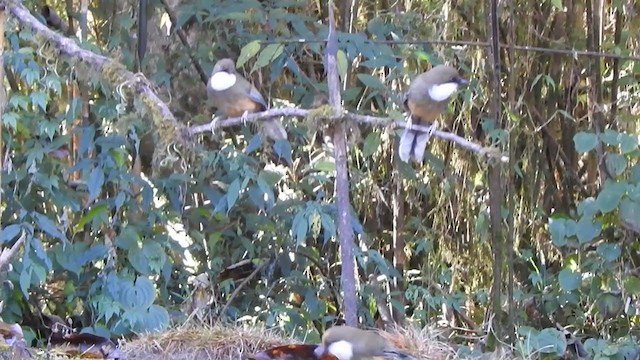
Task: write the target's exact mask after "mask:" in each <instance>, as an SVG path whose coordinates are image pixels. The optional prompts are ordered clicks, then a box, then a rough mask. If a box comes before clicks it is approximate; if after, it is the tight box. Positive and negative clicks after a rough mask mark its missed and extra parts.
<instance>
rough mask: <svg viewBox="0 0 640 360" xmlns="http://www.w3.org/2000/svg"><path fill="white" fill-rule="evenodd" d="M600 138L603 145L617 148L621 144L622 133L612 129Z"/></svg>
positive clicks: (607, 130)
mask: <svg viewBox="0 0 640 360" xmlns="http://www.w3.org/2000/svg"><path fill="white" fill-rule="evenodd" d="M600 138H601V139H602V142H603V143H605V144H607V145H610V146H617V145H619V144H620V133H619V132H617V131H614V130H611V129H606V130H605V131H604V133H602V135H601V137H600Z"/></svg>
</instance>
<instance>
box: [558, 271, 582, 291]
mask: <svg viewBox="0 0 640 360" xmlns="http://www.w3.org/2000/svg"><path fill="white" fill-rule="evenodd" d="M581 277H582V276H581V274H580V273H577V272H574V271H572V270H570V269H563V270H562V271H560V274H558V284H560V289H562V291H566V292H570V291H575V290H577V289H579V288H580V283H581Z"/></svg>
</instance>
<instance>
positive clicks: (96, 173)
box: [87, 167, 104, 204]
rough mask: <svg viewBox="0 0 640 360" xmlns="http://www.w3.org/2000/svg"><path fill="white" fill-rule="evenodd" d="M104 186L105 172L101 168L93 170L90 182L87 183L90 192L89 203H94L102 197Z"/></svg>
mask: <svg viewBox="0 0 640 360" xmlns="http://www.w3.org/2000/svg"><path fill="white" fill-rule="evenodd" d="M102 185H104V171H103V170H102V169H101V168H97V167H96V168H93V170H91V174H90V175H89V181H88V182H87V188H88V190H89V199H88V200H87V203H89V204H90V203H92V202H93V201H94V200H95V199H97V198H98V196H100V193H101V192H102Z"/></svg>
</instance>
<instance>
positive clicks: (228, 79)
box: [209, 71, 236, 91]
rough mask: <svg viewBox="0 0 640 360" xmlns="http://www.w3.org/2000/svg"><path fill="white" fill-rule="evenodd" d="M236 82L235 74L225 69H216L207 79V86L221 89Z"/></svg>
mask: <svg viewBox="0 0 640 360" xmlns="http://www.w3.org/2000/svg"><path fill="white" fill-rule="evenodd" d="M235 83H236V75H235V74H230V73H228V72H226V71H218V72H217V73H215V74H213V76H211V79H209V86H210V87H211V88H212V89H213V90H215V91H223V90H227V89H228V88H230V87H232V86H233V85H235Z"/></svg>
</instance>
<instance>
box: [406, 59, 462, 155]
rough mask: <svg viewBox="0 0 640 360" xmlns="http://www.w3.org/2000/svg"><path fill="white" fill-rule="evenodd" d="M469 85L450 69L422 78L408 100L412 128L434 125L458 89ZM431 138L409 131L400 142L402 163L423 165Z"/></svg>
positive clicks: (434, 70)
mask: <svg viewBox="0 0 640 360" xmlns="http://www.w3.org/2000/svg"><path fill="white" fill-rule="evenodd" d="M467 84H468V81H467V80H465V79H463V78H461V77H460V75H459V74H458V71H457V70H456V69H455V68H453V67H451V66H448V65H437V66H434V67H433V68H431V69H430V70H429V71H427V72H424V73H422V74H420V75H418V76H417V77H416V78H415V79H413V81H412V82H411V85H410V86H409V90H408V91H407V93H406V94H405V96H404V106H405V109H406V110H407V111H409V113H410V118H411V120H410V123H409V124H408V125H413V124H417V125H423V126H425V125H428V123H430V122H432V121H434V120H435V119H436V118H437V117H438V115H440V114H441V113H442V112H444V111H445V110H446V108H447V104H448V103H449V100H450V99H451V97H452V96H453V94H455V93H456V91H458V88H459V87H460V86H463V85H467ZM432 129H433V127H432ZM430 136H431V134H430V133H427V132H423V131H417V130H413V129H410V128H409V127H406V128H405V129H404V132H403V133H402V137H401V138H400V146H399V149H398V150H399V156H400V160H402V161H404V162H408V161H409V159H411V158H413V159H414V160H415V161H418V162H420V161H422V159H423V158H424V152H425V149H426V147H427V142H428V141H429V137H430Z"/></svg>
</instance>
